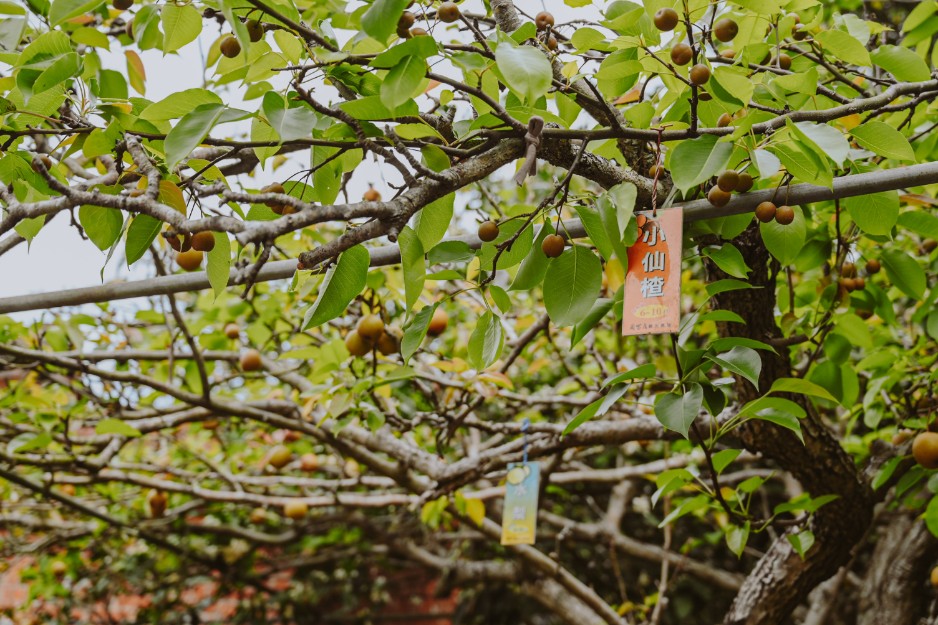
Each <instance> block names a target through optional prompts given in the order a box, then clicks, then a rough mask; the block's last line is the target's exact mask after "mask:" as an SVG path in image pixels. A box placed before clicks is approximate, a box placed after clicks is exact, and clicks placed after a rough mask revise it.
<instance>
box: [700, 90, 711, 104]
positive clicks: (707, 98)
mask: <svg viewBox="0 0 938 625" xmlns="http://www.w3.org/2000/svg"><path fill="white" fill-rule="evenodd" d="M697 99H698V100H700V101H701V102H709V101H710V100H712V99H713V96H712V95H710V94H709V93H707V92H706V91H701V92H700V93H698V94H697Z"/></svg>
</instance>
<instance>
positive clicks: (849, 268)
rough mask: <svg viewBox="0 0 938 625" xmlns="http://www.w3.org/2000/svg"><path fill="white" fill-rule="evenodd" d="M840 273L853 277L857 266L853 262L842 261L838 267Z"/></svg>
mask: <svg viewBox="0 0 938 625" xmlns="http://www.w3.org/2000/svg"><path fill="white" fill-rule="evenodd" d="M840 275H842V276H844V277H845V278H853V277H855V276H856V275H857V266H856V265H854V264H853V263H844V264H843V265H841V267H840Z"/></svg>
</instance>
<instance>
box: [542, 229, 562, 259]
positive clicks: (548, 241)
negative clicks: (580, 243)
mask: <svg viewBox="0 0 938 625" xmlns="http://www.w3.org/2000/svg"><path fill="white" fill-rule="evenodd" d="M566 245H567V242H566V241H565V240H564V238H563V237H562V236H560V235H559V234H548V235H547V236H546V237H544V240H543V241H542V242H541V251H542V252H544V256H546V257H547V258H557V257H558V256H560V255H561V254H563V250H564V248H565V247H566Z"/></svg>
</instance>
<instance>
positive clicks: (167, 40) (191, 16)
mask: <svg viewBox="0 0 938 625" xmlns="http://www.w3.org/2000/svg"><path fill="white" fill-rule="evenodd" d="M160 16H161V20H162V23H163V54H168V53H170V52H175V51H176V50H178V49H179V48H181V47H183V46H184V45H186V44H188V43H191V42H193V41H195V40H196V39H197V38H198V36H199V33H201V32H202V14H201V13H199V11H198V10H196V8H195V7H194V6H192V5H191V4H182V5H179V4H174V3H172V2H168V3H166V4H164V5H163V9H162V11H161V13H160Z"/></svg>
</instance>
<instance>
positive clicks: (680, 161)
mask: <svg viewBox="0 0 938 625" xmlns="http://www.w3.org/2000/svg"><path fill="white" fill-rule="evenodd" d="M732 154H733V144H732V143H719V142H718V138H717V137H715V136H713V135H704V136H703V137H698V138H697V139H690V140H687V141H682V142H680V143H679V144H678V145H677V146H676V147H675V148H674V151H672V152H671V159H670V161H669V164H670V167H669V170H670V172H671V178H672V179H673V180H674V184H675V186H677V188H678V189H680V190H681V192H682V193H686V192H687V190H688V189H690V188H691V187H694V186H696V185H698V184H700V183H702V182H704V181H706V180H708V179H710V178H711V177H713V176H715V175H717V174H718V173H720V172H722V171H723V170H725V169H726V166H727V165H728V164H729V162H730V156H731V155H732Z"/></svg>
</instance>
